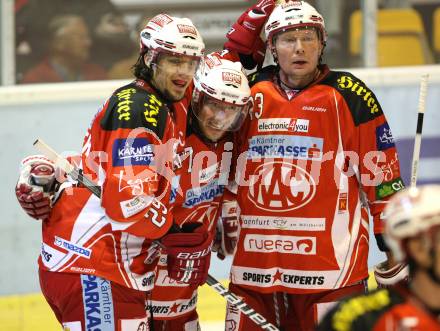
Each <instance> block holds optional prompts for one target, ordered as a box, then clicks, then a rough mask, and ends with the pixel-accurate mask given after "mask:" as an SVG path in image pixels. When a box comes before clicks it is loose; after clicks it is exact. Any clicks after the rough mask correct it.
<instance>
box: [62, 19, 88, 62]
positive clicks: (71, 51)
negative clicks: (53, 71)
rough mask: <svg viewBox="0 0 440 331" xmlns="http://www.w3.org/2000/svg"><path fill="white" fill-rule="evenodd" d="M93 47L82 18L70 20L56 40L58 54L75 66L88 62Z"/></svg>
mask: <svg viewBox="0 0 440 331" xmlns="http://www.w3.org/2000/svg"><path fill="white" fill-rule="evenodd" d="M91 45H92V41H91V39H90V35H89V30H88V28H87V25H86V23H85V22H84V21H83V19H82V18H78V19H72V20H70V22H69V23H68V24H67V25H66V26H65V27H64V29H63V30H62V33H61V34H60V35H58V36H57V37H56V39H55V40H54V49H55V50H56V52H57V53H58V54H59V55H61V56H63V57H64V58H65V59H68V60H69V61H71V62H72V63H75V64H82V63H84V62H85V61H87V59H88V58H89V53H90V47H91Z"/></svg>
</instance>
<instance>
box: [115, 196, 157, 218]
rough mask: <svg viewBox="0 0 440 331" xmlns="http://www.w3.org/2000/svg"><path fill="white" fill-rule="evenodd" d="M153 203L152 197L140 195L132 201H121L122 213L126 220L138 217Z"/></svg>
mask: <svg viewBox="0 0 440 331" xmlns="http://www.w3.org/2000/svg"><path fill="white" fill-rule="evenodd" d="M150 203H151V197H149V199H147V197H145V196H142V195H138V196H136V197H134V198H132V199H129V200H125V201H121V202H120V205H121V211H122V214H123V215H124V217H125V218H128V217H131V216H133V215H136V214H137V213H139V212H141V211H142V210H144V209H146V208H147V207H148V206H149V205H150Z"/></svg>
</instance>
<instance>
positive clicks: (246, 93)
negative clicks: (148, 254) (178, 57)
mask: <svg viewBox="0 0 440 331" xmlns="http://www.w3.org/2000/svg"><path fill="white" fill-rule="evenodd" d="M250 106H251V101H250V88H249V85H248V80H247V78H246V75H245V74H244V73H243V71H242V65H241V64H240V63H239V62H231V61H229V60H227V59H223V58H221V57H220V54H217V53H213V54H210V55H208V56H206V57H205V58H204V59H203V60H202V62H201V64H200V66H199V68H198V70H197V72H196V75H195V77H194V92H193V99H192V102H191V107H190V108H191V110H190V114H189V116H188V117H189V121H188V129H187V133H186V140H185V148H184V151H183V154H181V160H182V163H181V166H182V168H181V171H180V174H179V176H178V177H175V178H174V179H173V180H174V181H175V182H176V185H175V188H177V187H179V188H180V190H181V192H180V194H177V193H174V192H173V193H172V200H174V199H175V204H174V208H173V216H174V220H175V222H176V223H178V224H179V225H180V226H184V227H185V226H189V225H194V223H195V224H201V225H200V226H201V227H203V228H204V229H206V231H207V232H209V234H210V236H211V237H213V236H214V234H215V232H216V223H217V219H218V218H219V216H220V219H219V220H218V225H219V226H220V227H224V228H225V229H223V230H220V231H219V235H220V236H222V237H223V238H222V239H220V240H218V241H216V243H217V245H218V246H219V247H217V248H218V249H219V250H220V252H219V253H220V254H223V255H225V254H231V253H232V250H233V246H234V243H233V242H231V241H233V240H235V236H236V232H237V219H236V201H235V196H232V195H231V194H229V192H228V191H227V190H226V185H227V184H228V181H229V168H230V164H231V162H233V161H232V160H231V159H232V154H233V139H232V138H233V137H232V134H231V133H232V132H233V131H237V130H238V129H239V128H240V126H241V124H242V123H243V120H244V119H245V117H246V115H247V114H248V110H249V108H250ZM177 183H178V184H177ZM224 195H225V196H224ZM223 196H224V198H223ZM222 243H223V245H222ZM220 246H223V248H221V247H220ZM167 267H168V272H167ZM169 272H170V270H169V265H168V264H167V261H166V257H165V256H161V260H160V262H159V265H158V269H157V272H156V279H155V285H154V289H153V292H152V298H151V301H149V302H147V303H148V304H149V306H150V307H149V309H150V311H151V312H152V314H151V315H152V316H153V320H154V327H155V330H162V331H179V330H182V331H185V330H198V329H199V326H198V315H197V311H196V304H197V287H193V286H190V287H189V286H187V285H186V284H185V283H182V282H176V281H175V280H173V279H172V278H170V277H169Z"/></svg>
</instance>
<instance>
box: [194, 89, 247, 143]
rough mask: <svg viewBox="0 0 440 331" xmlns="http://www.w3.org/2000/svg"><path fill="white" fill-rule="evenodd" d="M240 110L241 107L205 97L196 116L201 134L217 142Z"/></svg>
mask: <svg viewBox="0 0 440 331" xmlns="http://www.w3.org/2000/svg"><path fill="white" fill-rule="evenodd" d="M241 110H242V106H234V105H231V104H228V103H224V102H221V101H218V100H216V99H213V98H210V97H205V99H204V101H203V106H202V109H201V111H200V112H199V114H198V116H197V117H198V120H199V124H200V128H201V130H202V132H203V134H204V135H205V136H206V137H207V138H208V139H209V140H211V141H218V140H219V139H221V138H222V137H223V135H224V134H225V132H226V131H227V130H228V129H229V128H230V127H231V126H232V124H233V123H234V121H235V120H236V118H237V116H238V114H239V113H240V112H241Z"/></svg>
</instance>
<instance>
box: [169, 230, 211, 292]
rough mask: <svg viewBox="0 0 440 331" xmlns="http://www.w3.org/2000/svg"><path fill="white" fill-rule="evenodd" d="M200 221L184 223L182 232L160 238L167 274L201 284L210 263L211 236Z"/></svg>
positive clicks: (186, 281)
mask: <svg viewBox="0 0 440 331" xmlns="http://www.w3.org/2000/svg"><path fill="white" fill-rule="evenodd" d="M200 225H201V224H200V223H192V224H185V225H184V226H183V228H182V231H183V232H180V233H169V234H167V235H165V236H164V237H163V238H162V240H161V241H162V244H163V245H164V246H165V248H166V253H167V270H168V276H169V277H170V278H172V279H175V280H178V281H181V282H184V283H187V284H191V285H194V286H200V285H203V284H204V283H205V282H206V279H207V277H208V270H209V265H210V263H211V246H212V236H211V235H210V234H209V233H208V232H207V230H206V228H204V227H203V226H200Z"/></svg>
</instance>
